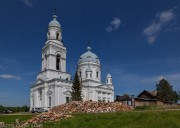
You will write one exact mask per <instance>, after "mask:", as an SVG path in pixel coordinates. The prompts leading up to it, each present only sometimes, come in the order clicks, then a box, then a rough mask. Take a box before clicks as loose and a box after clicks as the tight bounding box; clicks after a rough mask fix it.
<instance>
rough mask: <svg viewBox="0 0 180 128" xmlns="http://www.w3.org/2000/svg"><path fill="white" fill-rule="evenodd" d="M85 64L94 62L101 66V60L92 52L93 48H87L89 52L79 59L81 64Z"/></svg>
mask: <svg viewBox="0 0 180 128" xmlns="http://www.w3.org/2000/svg"><path fill="white" fill-rule="evenodd" d="M85 62H88V63H89V62H93V63H97V64H99V63H100V61H99V58H98V57H97V55H96V54H94V53H92V52H91V47H87V52H85V53H84V54H82V55H81V56H80V58H79V63H85Z"/></svg>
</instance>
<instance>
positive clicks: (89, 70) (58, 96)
mask: <svg viewBox="0 0 180 128" xmlns="http://www.w3.org/2000/svg"><path fill="white" fill-rule="evenodd" d="M63 45H64V44H63V42H62V29H61V25H60V23H59V22H58V21H57V16H56V15H53V20H52V21H51V22H50V23H49V26H48V32H47V41H46V42H45V45H44V47H43V48H42V68H41V71H40V72H39V73H38V75H37V79H36V81H35V82H34V84H33V85H32V87H31V89H30V109H32V108H37V107H38V108H44V109H45V110H48V109H50V108H52V107H54V106H57V105H61V104H64V103H67V102H69V101H70V100H71V88H72V80H71V75H70V74H68V73H67V72H66V47H64V46H63ZM77 72H78V75H79V78H80V81H81V84H82V99H83V101H88V100H92V101H105V102H113V101H114V87H113V84H112V77H111V75H110V74H109V73H108V74H107V77H106V83H102V82H101V65H100V60H99V58H98V57H97V56H96V55H95V54H94V53H93V52H92V51H91V48H90V47H87V52H85V53H84V54H82V55H81V56H80V58H79V60H78V69H77Z"/></svg>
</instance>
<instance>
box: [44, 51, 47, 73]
mask: <svg viewBox="0 0 180 128" xmlns="http://www.w3.org/2000/svg"><path fill="white" fill-rule="evenodd" d="M46 68H47V55H46V54H45V55H44V70H46Z"/></svg>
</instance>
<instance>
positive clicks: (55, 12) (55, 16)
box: [53, 8, 57, 21]
mask: <svg viewBox="0 0 180 128" xmlns="http://www.w3.org/2000/svg"><path fill="white" fill-rule="evenodd" d="M53 20H56V21H57V9H56V8H54V14H53Z"/></svg>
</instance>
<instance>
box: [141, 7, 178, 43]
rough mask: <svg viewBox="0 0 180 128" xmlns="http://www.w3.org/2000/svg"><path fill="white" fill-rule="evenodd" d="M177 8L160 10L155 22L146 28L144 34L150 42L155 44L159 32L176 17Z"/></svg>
mask: <svg viewBox="0 0 180 128" xmlns="http://www.w3.org/2000/svg"><path fill="white" fill-rule="evenodd" d="M175 8H176V7H175ZM175 8H172V9H170V10H166V11H161V12H158V13H157V14H156V17H155V19H154V20H153V22H152V23H151V24H150V25H149V26H148V27H146V28H145V29H144V31H143V34H144V35H145V36H146V37H147V40H148V43H149V44H153V43H154V42H155V40H156V38H157V37H158V35H159V33H160V32H161V31H162V30H163V29H164V28H166V27H167V26H168V25H169V23H170V22H171V21H172V20H173V19H174V18H175V17H176V15H175V13H174V9H175Z"/></svg>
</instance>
